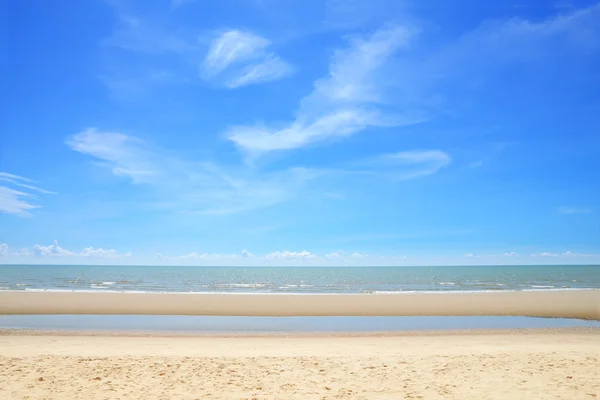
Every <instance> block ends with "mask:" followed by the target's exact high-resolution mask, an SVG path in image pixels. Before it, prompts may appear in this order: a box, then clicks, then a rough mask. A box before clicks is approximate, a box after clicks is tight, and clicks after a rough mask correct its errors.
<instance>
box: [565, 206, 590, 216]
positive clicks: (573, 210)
mask: <svg viewBox="0 0 600 400" xmlns="http://www.w3.org/2000/svg"><path fill="white" fill-rule="evenodd" d="M591 212H592V209H591V208H588V207H559V208H558V213H559V214H567V215H569V214H590V213H591Z"/></svg>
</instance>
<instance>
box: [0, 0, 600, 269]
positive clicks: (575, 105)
mask: <svg viewBox="0 0 600 400" xmlns="http://www.w3.org/2000/svg"><path fill="white" fill-rule="evenodd" d="M0 20H1V21H3V22H2V23H0V26H1V28H0V68H1V70H0V90H1V91H2V93H3V96H0V263H2V264H11V263H40V264H70V263H85V264H143V265H148V264H159V265H160V264H173V265H188V264H189V265H454V264H468V265H472V264H590V263H599V264H600V219H599V213H600V72H599V71H600V3H599V2H595V1H584V0H579V1H560V0H557V1H548V0H545V1H532V0H515V1H514V2H513V1H502V2H482V1H473V0H471V1H467V0H457V1H453V2H447V1H446V0H428V1H416V0H413V1H403V0H318V1H317V0H306V1H279V0H235V1H234V0H218V1H217V0H152V1H150V0H148V1H127V0H90V1H79V2H75V1H69V0H56V1H46V0H30V1H27V2H22V1H18V0H8V2H4V5H3V6H1V7H0Z"/></svg>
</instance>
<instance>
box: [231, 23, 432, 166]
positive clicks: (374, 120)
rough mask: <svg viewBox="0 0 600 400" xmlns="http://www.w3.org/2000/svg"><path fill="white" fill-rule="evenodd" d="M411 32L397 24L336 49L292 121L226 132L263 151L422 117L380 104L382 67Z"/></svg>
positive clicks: (234, 139) (254, 151)
mask: <svg viewBox="0 0 600 400" xmlns="http://www.w3.org/2000/svg"><path fill="white" fill-rule="evenodd" d="M412 36H413V32H412V31H411V30H409V29H406V28H403V27H392V28H385V29H381V30H379V31H377V32H375V33H374V34H373V35H371V36H370V37H368V38H366V39H361V38H354V39H353V40H351V42H350V45H349V47H348V48H346V49H343V50H339V51H337V52H336V53H335V54H334V56H333V58H332V61H331V65H330V68H329V74H328V76H327V77H325V78H322V79H319V80H317V81H316V82H315V84H314V90H313V92H312V93H311V94H309V95H308V96H306V97H305V98H303V99H301V101H300V110H299V112H298V113H297V115H296V118H295V119H294V120H293V121H291V122H289V123H288V124H286V125H285V126H284V127H282V128H276V129H273V128H269V127H260V126H234V127H231V128H230V129H229V130H228V131H227V133H226V136H227V137H228V139H229V140H231V141H232V142H233V143H235V144H236V146H238V147H239V148H240V149H242V150H244V151H247V152H250V153H252V154H254V155H259V154H261V153H266V152H270V151H274V150H291V149H295V148H299V147H304V146H308V145H310V144H313V143H315V142H320V141H324V140H326V139H329V138H332V137H341V136H347V135H351V134H354V133H356V132H359V131H361V130H363V129H365V128H367V127H389V126H402V125H410V124H415V123H419V122H421V121H422V120H423V117H422V116H421V115H419V114H418V113H415V112H411V113H405V114H387V113H384V112H383V111H382V110H381V109H380V108H379V107H378V104H381V103H383V102H384V101H385V98H384V93H383V92H384V88H385V80H384V79H381V78H380V77H378V76H377V71H378V70H379V68H380V67H382V66H383V65H384V64H385V63H386V62H387V61H388V60H389V58H390V57H391V56H392V55H393V54H394V53H395V52H397V51H398V50H399V49H401V48H403V47H406V46H407V45H408V43H409V40H410V38H411V37H412Z"/></svg>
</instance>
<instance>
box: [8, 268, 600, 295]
mask: <svg viewBox="0 0 600 400" xmlns="http://www.w3.org/2000/svg"><path fill="white" fill-rule="evenodd" d="M568 289H600V266H573V265H569V266H560V265H558V266H557V265H553V266H452V267H448V266H446V267H336V268H332V267H327V268H325V267H251V268H248V267H247V268H238V267H164V266H160V267H159V266H84V265H69V266H66V265H52V266H51V265H0V290H30V291H38V290H58V291H73V290H80V291H132V292H137V291H141V292H220V293H378V292H413V291H486V290H500V291H503V290H568Z"/></svg>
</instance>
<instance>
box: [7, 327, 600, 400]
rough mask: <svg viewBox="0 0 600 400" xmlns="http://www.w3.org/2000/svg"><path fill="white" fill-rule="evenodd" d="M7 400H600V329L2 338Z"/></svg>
mask: <svg viewBox="0 0 600 400" xmlns="http://www.w3.org/2000/svg"><path fill="white" fill-rule="evenodd" d="M0 364H1V368H0V398H2V399H29V398H36V399H37V398H44V399H117V398H120V399H140V398H155V399H173V398H176V399H205V398H213V399H274V398H285V399H338V398H348V399H390V398H400V399H417V398H425V399H440V398H444V399H542V398H543V399H593V398H597V397H599V396H600V380H598V375H597V373H598V371H600V330H598V329H593V328H588V329H554V330H500V331H463V332H436V333H431V332H430V333H427V332H420V333H404V334H385V335H374V334H372V335H364V336H354V337H352V336H348V335H337V336H331V335H330V336H327V335H322V336H320V337H319V336H289V337H283V336H264V337H256V336H255V337H251V336H250V337H190V336H164V334H161V336H159V335H156V336H148V335H147V336H127V335H120V334H113V335H106V334H104V336H95V335H85V336H84V335H81V334H76V333H72V334H63V335H56V333H54V334H53V333H51V332H45V333H43V334H40V333H37V334H31V333H27V332H26V333H15V332H11V331H3V332H1V334H0Z"/></svg>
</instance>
